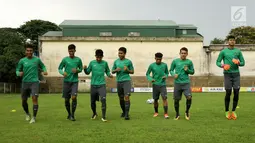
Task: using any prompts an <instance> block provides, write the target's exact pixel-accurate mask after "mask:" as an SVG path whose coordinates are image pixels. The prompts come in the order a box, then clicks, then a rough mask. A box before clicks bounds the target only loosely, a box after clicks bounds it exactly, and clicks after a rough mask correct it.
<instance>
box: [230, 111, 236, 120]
mask: <svg viewBox="0 0 255 143" xmlns="http://www.w3.org/2000/svg"><path fill="white" fill-rule="evenodd" d="M231 118H232V119H233V120H236V119H237V114H236V112H232V114H231Z"/></svg>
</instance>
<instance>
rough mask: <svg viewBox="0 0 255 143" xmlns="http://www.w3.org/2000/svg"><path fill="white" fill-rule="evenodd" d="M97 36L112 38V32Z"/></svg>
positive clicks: (101, 33)
mask: <svg viewBox="0 0 255 143" xmlns="http://www.w3.org/2000/svg"><path fill="white" fill-rule="evenodd" d="M99 36H102V37H107V36H112V32H100V33H99Z"/></svg>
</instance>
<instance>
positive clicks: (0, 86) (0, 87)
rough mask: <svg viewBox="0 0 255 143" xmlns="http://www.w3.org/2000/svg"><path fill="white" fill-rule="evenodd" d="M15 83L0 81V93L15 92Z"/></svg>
mask: <svg viewBox="0 0 255 143" xmlns="http://www.w3.org/2000/svg"><path fill="white" fill-rule="evenodd" d="M17 92H18V91H17V85H16V83H5V82H0V93H17Z"/></svg>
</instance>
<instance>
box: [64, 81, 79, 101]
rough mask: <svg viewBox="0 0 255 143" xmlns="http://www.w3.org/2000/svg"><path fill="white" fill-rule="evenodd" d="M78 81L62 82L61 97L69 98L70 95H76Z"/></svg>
mask: <svg viewBox="0 0 255 143" xmlns="http://www.w3.org/2000/svg"><path fill="white" fill-rule="evenodd" d="M77 93H78V82H64V85H63V95H62V97H63V98H71V96H77Z"/></svg>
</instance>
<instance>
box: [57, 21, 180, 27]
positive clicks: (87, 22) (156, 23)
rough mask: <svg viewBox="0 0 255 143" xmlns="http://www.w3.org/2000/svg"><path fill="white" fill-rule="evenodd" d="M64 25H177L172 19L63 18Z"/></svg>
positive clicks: (62, 25)
mask: <svg viewBox="0 0 255 143" xmlns="http://www.w3.org/2000/svg"><path fill="white" fill-rule="evenodd" d="M60 26H61V27H65V26H177V24H176V23H175V22H174V21H172V20H65V21H63V22H62V23H61V24H60Z"/></svg>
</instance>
